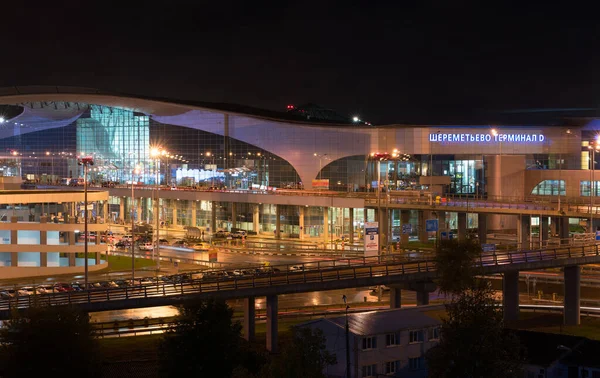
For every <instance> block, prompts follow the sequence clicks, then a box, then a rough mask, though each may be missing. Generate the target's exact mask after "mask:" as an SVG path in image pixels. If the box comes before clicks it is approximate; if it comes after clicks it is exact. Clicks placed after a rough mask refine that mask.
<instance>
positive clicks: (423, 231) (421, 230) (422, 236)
mask: <svg viewBox="0 0 600 378" xmlns="http://www.w3.org/2000/svg"><path fill="white" fill-rule="evenodd" d="M418 214H419V226H418V228H417V230H418V231H417V233H418V234H419V241H420V242H421V243H427V242H428V241H429V235H428V233H427V228H426V221H427V212H425V211H423V210H419V213H418Z"/></svg>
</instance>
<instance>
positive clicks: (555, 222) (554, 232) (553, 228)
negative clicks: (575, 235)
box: [550, 217, 560, 236]
mask: <svg viewBox="0 0 600 378" xmlns="http://www.w3.org/2000/svg"><path fill="white" fill-rule="evenodd" d="M558 219H559V218H558V217H551V220H552V223H551V224H550V235H552V236H555V235H558V224H559V223H560V222H559V221H558Z"/></svg>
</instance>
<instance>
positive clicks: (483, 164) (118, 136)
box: [0, 87, 600, 231]
mask: <svg viewBox="0 0 600 378" xmlns="http://www.w3.org/2000/svg"><path fill="white" fill-rule="evenodd" d="M309 105H310V104H309ZM0 113H1V114H0V176H4V177H6V176H13V177H14V176H20V177H22V178H23V179H26V180H29V181H32V182H37V183H59V182H63V181H64V180H68V179H71V178H78V177H80V176H81V167H80V166H78V165H77V162H76V158H77V157H78V156H81V155H90V156H93V157H94V158H95V161H96V165H95V166H94V167H93V169H92V170H91V172H90V175H91V179H92V181H93V182H96V183H100V182H102V183H107V185H111V183H115V182H119V183H125V182H131V181H134V182H140V183H145V184H149V185H153V184H156V183H159V184H162V185H169V186H183V187H227V188H235V189H241V190H247V189H267V188H294V189H305V190H311V189H319V190H320V189H329V190H336V191H344V192H361V191H375V190H376V189H378V188H381V189H382V190H384V191H386V192H387V191H407V190H410V191H426V192H429V193H431V194H432V196H434V197H435V196H436V195H440V196H462V197H465V198H474V199H478V198H486V199H492V200H498V201H502V202H518V201H525V200H527V201H538V200H542V201H550V202H559V201H565V202H569V203H573V202H581V203H589V204H590V206H593V203H594V201H595V198H596V197H598V196H599V195H600V178H599V177H598V175H597V174H596V172H595V171H596V168H598V164H597V160H598V159H596V152H597V151H600V144H598V141H597V132H598V130H600V124H599V123H598V122H597V121H596V120H595V119H594V118H568V119H567V118H563V119H558V120H554V122H544V123H539V124H535V123H533V124H532V123H527V124H518V123H517V124H515V123H510V124H504V125H486V124H480V125H426V124H425V125H406V124H392V125H380V126H373V125H371V124H370V123H368V122H364V121H360V120H359V121H355V119H354V118H355V117H353V116H340V115H337V114H336V113H335V112H333V111H331V110H329V109H326V108H321V107H317V106H314V105H310V106H308V105H307V106H304V107H299V108H295V107H294V108H293V109H288V111H287V112H284V111H282V112H275V111H266V110H261V109H253V108H249V107H244V106H236V105H229V104H213V103H202V102H185V101H174V100H168V99H153V98H142V97H139V96H129V95H121V94H115V93H107V92H102V91H98V90H93V89H85V88H83V89H82V88H71V87H66V88H63V87H12V88H4V89H0ZM153 151H160V153H159V154H153ZM381 156H386V158H385V159H381V158H379V157H381ZM375 157H378V158H375ZM188 212H189V211H188ZM182 213H183V212H179V214H182ZM261 216H263V215H261ZM265 216H266V213H265ZM330 219H333V216H332V217H330ZM572 221H573V222H574V223H576V224H580V223H581V222H583V220H580V219H573V220H572ZM398 222H399V220H398V219H394V220H392V221H391V222H390V223H391V224H395V223H398ZM448 222H449V223H453V224H455V223H456V220H452V219H450V220H449V221H448ZM486 222H487V223H488V225H487V229H488V230H490V231H503V230H514V229H516V228H517V226H516V218H515V217H513V216H511V215H501V214H498V215H494V216H490V217H488V219H487V221H486ZM534 222H535V221H534ZM190 225H191V226H196V225H192V224H190ZM468 225H469V226H474V224H471V218H469V222H468ZM586 229H587V230H588V231H589V230H590V229H591V227H589V226H588V227H587V228H586Z"/></svg>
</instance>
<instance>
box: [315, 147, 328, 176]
mask: <svg viewBox="0 0 600 378" xmlns="http://www.w3.org/2000/svg"><path fill="white" fill-rule="evenodd" d="M313 155H314V156H316V157H318V158H319V180H320V179H321V178H322V173H321V170H322V169H323V165H322V164H321V159H322V158H324V157H325V156H327V154H317V153H316V152H315V153H314V154H313Z"/></svg>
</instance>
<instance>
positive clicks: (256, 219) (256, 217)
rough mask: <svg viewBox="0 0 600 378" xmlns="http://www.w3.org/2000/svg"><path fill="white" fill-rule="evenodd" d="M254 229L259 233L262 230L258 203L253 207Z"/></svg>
mask: <svg viewBox="0 0 600 378" xmlns="http://www.w3.org/2000/svg"><path fill="white" fill-rule="evenodd" d="M252 230H253V231H254V232H256V233H257V234H258V233H259V231H260V205H258V204H256V205H254V207H253V208H252Z"/></svg>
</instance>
